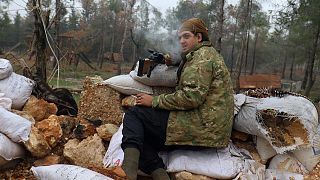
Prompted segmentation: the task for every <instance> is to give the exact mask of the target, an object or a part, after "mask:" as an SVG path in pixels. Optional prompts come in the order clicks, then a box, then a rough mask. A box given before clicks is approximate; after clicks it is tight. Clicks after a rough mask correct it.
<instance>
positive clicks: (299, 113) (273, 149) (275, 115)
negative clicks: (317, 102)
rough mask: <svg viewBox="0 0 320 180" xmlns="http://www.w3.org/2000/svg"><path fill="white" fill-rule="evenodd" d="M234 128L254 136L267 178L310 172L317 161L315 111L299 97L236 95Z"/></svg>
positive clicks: (294, 175)
mask: <svg viewBox="0 0 320 180" xmlns="http://www.w3.org/2000/svg"><path fill="white" fill-rule="evenodd" d="M235 109H236V110H237V111H236V116H235V118H234V126H233V128H234V129H235V130H237V131H240V132H244V133H247V134H250V135H253V136H254V137H255V144H256V149H257V151H258V153H259V155H260V157H261V160H262V161H261V162H262V163H264V164H266V163H268V167H267V170H266V178H271V177H274V178H276V179H278V178H280V179H282V178H285V177H295V178H296V179H299V178H300V179H302V177H303V176H302V175H303V174H306V173H308V171H311V170H312V169H313V168H314V167H315V166H316V164H318V163H319V162H320V158H319V157H320V156H319V153H320V152H319V151H318V148H319V140H318V139H319V136H320V133H319V129H318V124H319V123H318V113H317V109H316V107H315V106H314V104H313V103H312V102H311V101H309V100H308V99H306V98H305V97H302V96H297V95H290V94H287V95H284V96H282V97H266V98H255V97H249V96H245V95H243V94H238V95H235Z"/></svg>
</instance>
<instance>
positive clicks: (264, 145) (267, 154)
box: [256, 136, 277, 164]
mask: <svg viewBox="0 0 320 180" xmlns="http://www.w3.org/2000/svg"><path fill="white" fill-rule="evenodd" d="M256 149H257V151H258V154H259V155H260V158H261V160H262V162H263V163H264V164H265V163H266V162H267V161H268V160H269V159H270V158H272V157H273V156H275V155H277V152H276V151H275V150H274V149H273V148H272V146H271V145H270V143H269V142H268V141H267V140H265V139H264V138H262V137H259V136H257V142H256Z"/></svg>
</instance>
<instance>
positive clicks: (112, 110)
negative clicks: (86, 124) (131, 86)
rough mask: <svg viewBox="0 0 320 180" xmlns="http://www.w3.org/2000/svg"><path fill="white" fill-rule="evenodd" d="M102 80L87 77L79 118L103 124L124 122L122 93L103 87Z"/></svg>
mask: <svg viewBox="0 0 320 180" xmlns="http://www.w3.org/2000/svg"><path fill="white" fill-rule="evenodd" d="M102 81H103V80H102V78H101V77H99V76H97V77H87V78H86V79H85V80H84V85H83V88H84V90H83V91H82V92H81V96H80V102H79V111H78V117H82V118H85V119H89V120H97V119H100V120H101V121H102V124H108V123H111V124H116V125H118V126H120V124H121V122H122V115H123V110H122V108H121V98H120V93H118V92H117V91H115V90H113V89H112V88H110V87H108V86H107V85H103V84H101V83H102Z"/></svg>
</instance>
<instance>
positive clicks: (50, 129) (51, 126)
mask: <svg viewBox="0 0 320 180" xmlns="http://www.w3.org/2000/svg"><path fill="white" fill-rule="evenodd" d="M35 126H36V127H37V128H38V130H39V131H40V132H41V133H42V135H43V137H44V139H45V140H46V141H47V143H48V144H49V145H50V147H51V148H53V147H55V146H56V145H57V143H58V142H59V140H60V139H61V137H62V129H61V126H60V123H59V120H58V116H56V115H51V116H49V118H48V119H45V120H42V121H40V122H38V123H36V124H35Z"/></svg>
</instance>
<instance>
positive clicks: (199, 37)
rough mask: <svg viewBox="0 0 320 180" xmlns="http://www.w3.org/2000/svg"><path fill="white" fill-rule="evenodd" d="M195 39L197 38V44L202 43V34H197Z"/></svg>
mask: <svg viewBox="0 0 320 180" xmlns="http://www.w3.org/2000/svg"><path fill="white" fill-rule="evenodd" d="M197 38H198V42H201V41H202V34H201V33H197Z"/></svg>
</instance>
